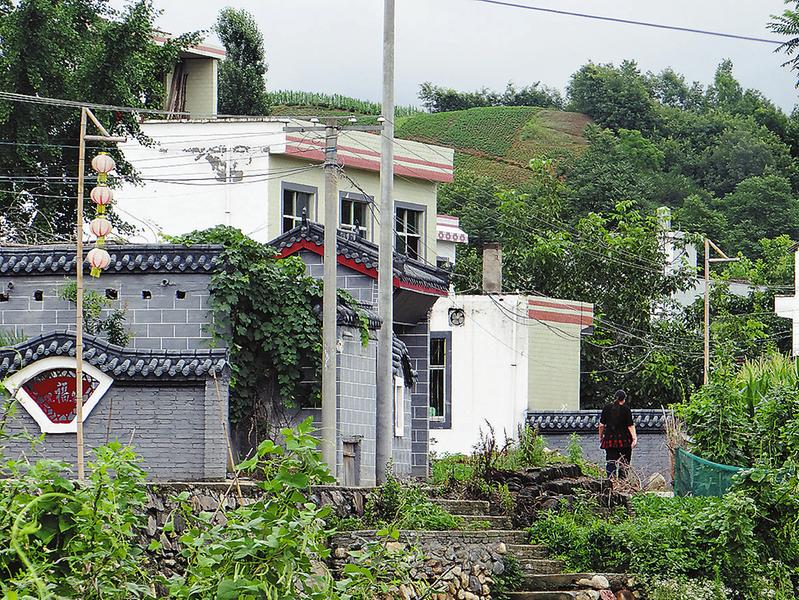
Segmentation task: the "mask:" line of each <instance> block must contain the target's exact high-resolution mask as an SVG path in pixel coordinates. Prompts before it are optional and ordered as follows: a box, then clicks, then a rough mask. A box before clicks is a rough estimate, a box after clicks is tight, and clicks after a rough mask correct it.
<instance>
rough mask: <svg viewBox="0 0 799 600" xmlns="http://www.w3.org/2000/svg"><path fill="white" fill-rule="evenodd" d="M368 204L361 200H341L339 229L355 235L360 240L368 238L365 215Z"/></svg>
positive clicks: (348, 198)
mask: <svg viewBox="0 0 799 600" xmlns="http://www.w3.org/2000/svg"><path fill="white" fill-rule="evenodd" d="M368 210H369V202H368V201H367V200H365V199H362V198H351V197H346V196H345V197H342V198H341V228H342V229H347V230H349V231H352V232H355V233H357V234H358V235H359V236H361V237H362V238H365V237H367V236H368V233H369V229H368V228H367V226H366V224H367V220H366V219H367V215H368Z"/></svg>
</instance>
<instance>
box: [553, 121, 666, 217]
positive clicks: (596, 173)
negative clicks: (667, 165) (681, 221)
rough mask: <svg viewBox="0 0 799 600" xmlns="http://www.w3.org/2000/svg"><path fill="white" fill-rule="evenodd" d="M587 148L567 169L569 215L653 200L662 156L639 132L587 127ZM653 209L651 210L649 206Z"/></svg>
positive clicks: (606, 209)
mask: <svg viewBox="0 0 799 600" xmlns="http://www.w3.org/2000/svg"><path fill="white" fill-rule="evenodd" d="M586 137H587V139H588V148H587V149H586V151H585V152H584V153H583V154H582V155H581V156H580V157H579V158H578V159H577V160H575V161H574V163H573V164H572V165H571V166H569V167H567V168H566V170H565V172H566V182H567V185H568V186H569V188H570V189H571V190H572V193H571V209H572V214H573V215H577V216H582V215H585V214H587V213H589V212H592V211H594V212H604V211H608V210H613V208H614V207H615V205H616V203H617V202H620V201H622V200H636V201H638V202H640V203H641V204H642V205H645V206H646V205H648V204H649V201H650V200H651V199H652V198H653V197H654V194H655V186H654V182H655V180H654V178H653V176H654V174H655V173H657V172H659V171H660V169H661V167H662V164H663V160H664V154H663V152H661V151H660V150H659V149H658V148H657V146H655V145H654V144H652V143H651V142H650V141H648V140H647V139H646V138H644V137H643V136H642V135H641V133H640V132H639V131H630V130H626V129H621V130H619V131H618V133H614V132H613V131H611V130H609V129H600V128H598V127H596V126H589V128H588V129H587V130H586ZM651 208H654V207H651Z"/></svg>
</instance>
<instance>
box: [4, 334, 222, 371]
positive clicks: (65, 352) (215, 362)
mask: <svg viewBox="0 0 799 600" xmlns="http://www.w3.org/2000/svg"><path fill="white" fill-rule="evenodd" d="M48 356H75V334H74V332H68V331H55V332H52V333H47V334H44V335H40V336H37V337H35V338H32V339H30V340H28V341H26V342H23V343H21V344H18V345H17V346H15V347H14V348H10V349H5V350H0V377H5V376H7V375H9V374H11V373H14V372H16V371H19V370H20V369H23V368H24V367H26V366H27V365H29V364H31V363H33V362H35V361H37V360H41V359H42V358H47V357H48ZM83 359H84V361H86V362H87V363H89V364H91V365H93V366H95V367H97V368H98V369H100V370H101V371H103V372H104V373H107V374H108V375H110V376H112V377H114V378H115V379H149V378H157V379H165V380H180V379H183V380H185V379H204V378H206V377H212V376H213V375H220V374H223V373H225V372H226V371H227V369H228V362H227V351H226V350H225V349H223V348H220V349H213V350H133V349H131V348H122V347H120V346H115V345H113V344H109V343H108V342H105V341H103V340H101V339H99V338H96V337H94V336H91V335H87V334H84V336H83Z"/></svg>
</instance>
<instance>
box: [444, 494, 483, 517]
mask: <svg viewBox="0 0 799 600" xmlns="http://www.w3.org/2000/svg"><path fill="white" fill-rule="evenodd" d="M430 501H431V502H433V503H434V504H437V505H438V506H440V507H441V508H443V509H444V510H446V511H447V512H448V513H450V514H453V515H486V514H488V513H489V512H491V505H490V504H489V503H488V502H487V501H486V500H449V499H447V498H430Z"/></svg>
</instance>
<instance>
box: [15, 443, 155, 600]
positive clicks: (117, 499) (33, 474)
mask: <svg viewBox="0 0 799 600" xmlns="http://www.w3.org/2000/svg"><path fill="white" fill-rule="evenodd" d="M94 456H95V459H94V461H90V462H89V464H88V469H87V478H86V481H85V482H84V483H83V484H80V485H76V484H75V482H73V481H70V480H68V479H67V478H66V475H67V474H68V473H69V465H67V464H65V463H61V462H56V461H52V460H40V461H38V462H36V463H34V464H29V463H27V462H23V461H14V460H6V461H5V462H4V463H3V466H4V469H5V470H6V474H7V475H10V477H9V478H7V479H2V480H0V591H1V592H3V594H4V596H3V597H7V598H16V597H19V598H32V597H38V598H118V599H120V600H122V599H127V598H144V597H153V596H152V593H151V591H150V588H149V586H148V585H147V583H148V574H147V571H146V562H145V560H144V556H143V555H144V551H143V549H142V548H141V547H140V546H139V544H138V539H137V533H138V530H139V528H140V527H142V526H143V524H144V523H143V522H142V516H141V515H142V514H144V512H143V506H144V503H145V499H146V494H145V491H144V486H143V484H144V472H143V471H142V470H141V468H139V466H138V463H139V458H138V457H137V456H136V454H135V453H134V452H133V450H132V449H131V448H129V447H125V446H122V445H120V444H118V443H112V444H108V445H106V446H101V447H99V448H96V449H95V450H94Z"/></svg>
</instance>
